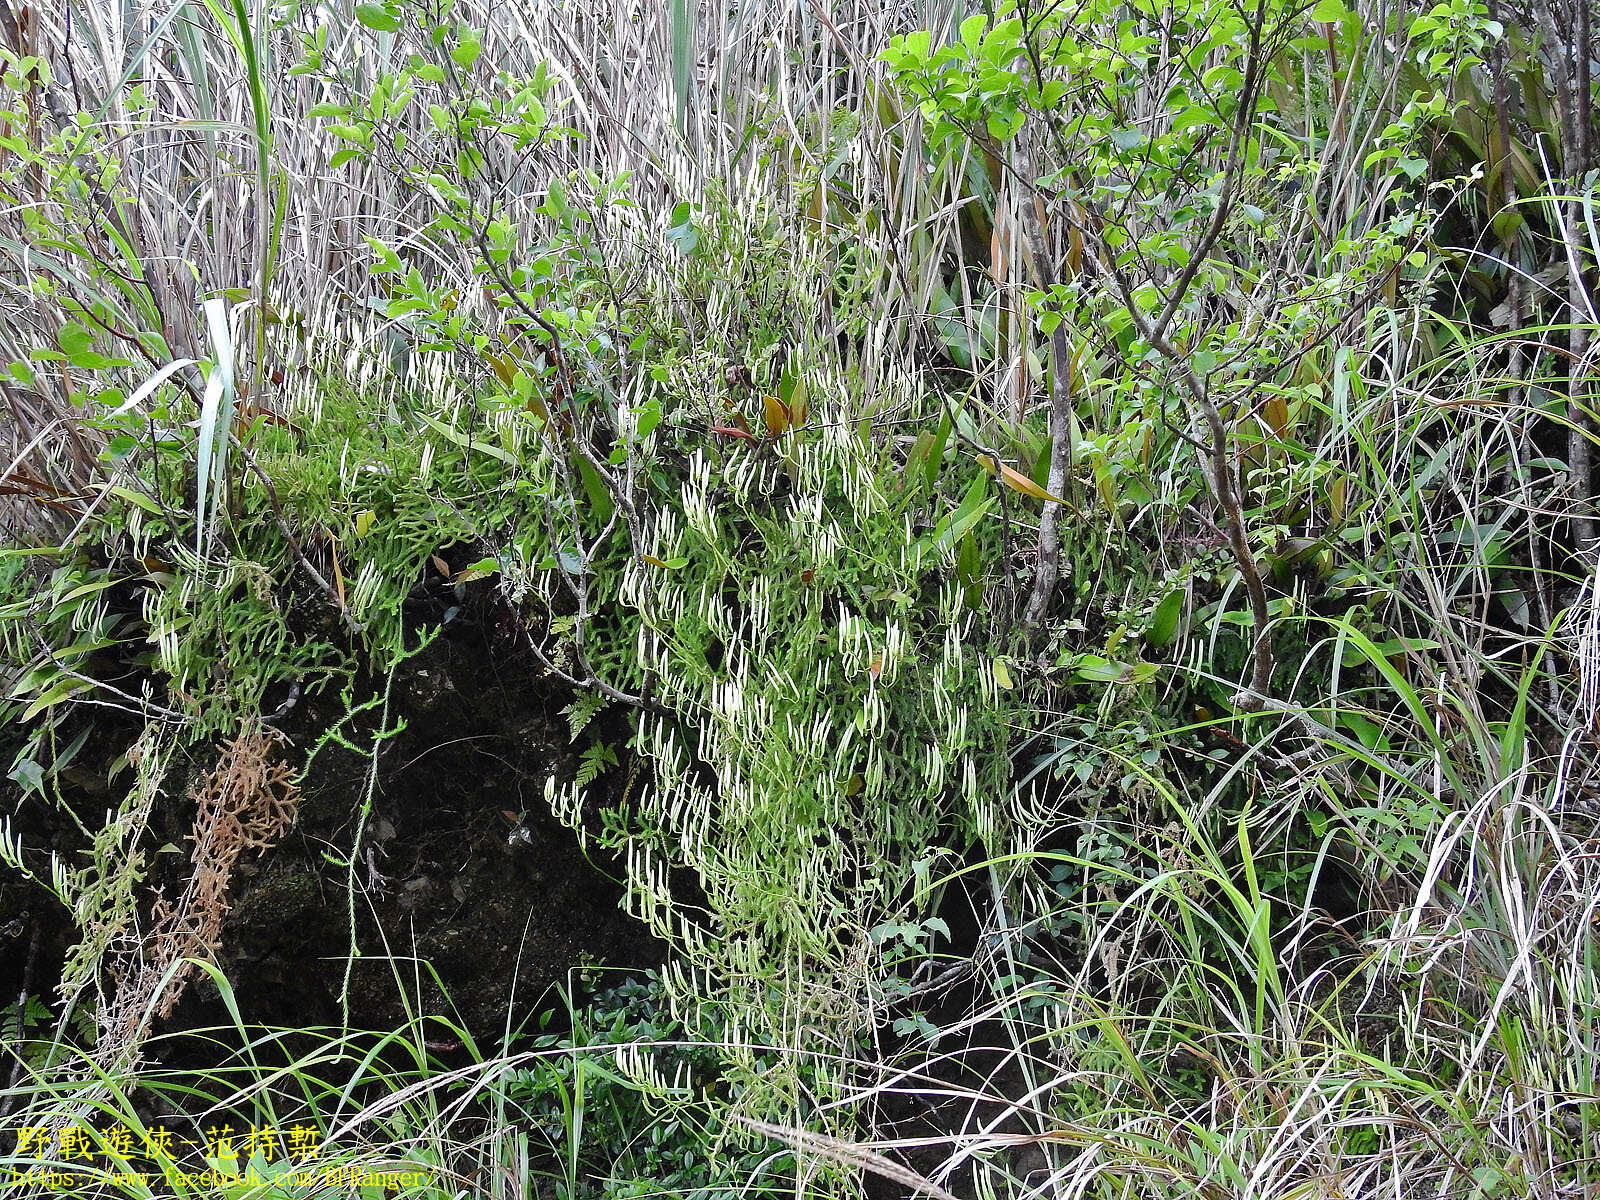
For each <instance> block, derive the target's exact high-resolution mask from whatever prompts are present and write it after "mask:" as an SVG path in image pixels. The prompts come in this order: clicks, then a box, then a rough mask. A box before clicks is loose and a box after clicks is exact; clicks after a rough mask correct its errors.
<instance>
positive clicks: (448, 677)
mask: <svg viewBox="0 0 1600 1200" xmlns="http://www.w3.org/2000/svg"><path fill="white" fill-rule="evenodd" d="M537 680H538V676H537V668H536V667H535V666H534V665H533V664H532V663H531V662H523V661H519V656H517V655H515V654H514V653H513V652H511V650H510V649H509V648H508V646H507V643H506V640H505V639H502V638H498V637H496V636H494V635H493V633H492V632H491V630H490V628H486V627H485V626H484V625H482V624H479V623H477V622H475V621H471V620H467V619H462V618H458V619H457V620H455V621H452V622H451V623H450V624H448V625H447V626H446V627H445V628H444V629H443V630H441V631H440V632H439V633H438V636H437V637H435V639H434V640H433V642H432V643H431V644H430V645H429V646H428V647H427V648H426V649H425V650H423V651H422V653H420V654H419V655H417V656H416V657H414V658H412V659H410V660H408V661H407V662H406V663H405V664H404V666H403V667H402V669H401V672H400V674H398V675H397V677H396V679H395V681H394V686H393V688H392V690H391V692H390V697H389V711H388V719H387V727H388V728H390V729H398V730H399V732H397V733H395V734H393V735H392V736H390V737H387V738H384V739H382V740H381V741H379V742H378V743H377V744H378V752H377V760H376V770H375V771H374V763H373V760H372V759H371V758H370V757H368V756H367V755H364V754H360V753H356V752H353V751H351V750H349V749H347V748H344V747H341V746H336V745H333V744H329V745H326V746H325V747H324V748H323V749H322V750H321V751H319V752H318V753H317V754H316V756H315V758H314V759H313V762H312V768H311V771H310V773H309V775H308V777H307V779H306V781H305V785H304V790H305V799H304V801H303V803H302V807H301V813H300V820H299V821H298V823H297V825H296V827H295V829H294V830H293V831H292V832H291V833H290V834H289V836H288V837H287V838H285V839H284V841H283V842H282V843H281V844H280V845H279V846H278V847H277V848H276V849H274V850H273V851H272V852H271V853H270V854H268V855H266V856H264V857H263V858H262V859H261V860H260V861H259V862H257V863H247V864H245V865H243V866H242V868H241V870H240V872H239V876H238V878H237V879H236V880H235V884H234V889H233V893H234V903H233V910H232V913H231V914H230V916H229V919H228V923H227V926H226V928H225V934H224V943H223V950H222V966H223V967H224V969H225V970H226V971H227V973H228V976H229V978H230V979H231V980H232V981H233V983H234V985H235V987H236V988H237V989H238V990H239V992H240V993H241V996H242V1003H243V1006H244V1008H245V1015H246V1018H247V1019H255V1020H260V1021H263V1022H266V1023H271V1024H282V1025H302V1024H307V1023H316V1022H334V1021H337V1020H338V1019H339V1017H340V995H341V992H342V991H343V990H344V989H345V987H346V978H347V976H348V1003H349V1010H350V1019H351V1021H352V1023H353V1024H355V1025H358V1026H369V1027H372V1026H375V1027H387V1026H390V1025H393V1024H394V1023H396V1022H398V1021H399V1020H401V1019H403V1017H404V1009H403V1006H402V1003H401V993H400V986H401V984H400V982H398V981H397V977H398V980H403V981H404V983H405V987H406V989H407V991H408V993H409V994H410V996H411V997H412V1001H413V1004H416V1002H417V998H418V997H419V996H420V1000H421V1003H420V1005H419V1006H418V1007H417V1011H420V1012H423V1013H429V1014H437V1015H443V1016H448V1017H451V1018H452V1019H458V1020H460V1021H461V1022H463V1023H464V1024H465V1025H466V1026H467V1027H468V1028H469V1029H470V1030H472V1031H473V1033H474V1034H475V1035H477V1036H480V1037H481V1036H488V1037H491V1038H492V1037H493V1035H494V1034H495V1033H497V1032H499V1031H500V1030H502V1029H503V1028H504V1027H505V1024H506V1020H507V1016H508V1014H511V1015H512V1016H513V1017H516V1016H520V1015H523V1014H525V1013H526V1012H528V1011H529V1010H531V1009H532V1008H533V1007H535V1006H536V1005H537V1004H538V1003H539V1002H540V1001H541V1000H546V999H548V992H549V989H550V987H551V986H552V985H554V984H565V983H566V982H567V981H568V976H569V972H570V971H571V970H572V969H573V968H574V967H577V966H580V965H583V964H587V963H595V962H603V963H606V964H610V965H613V966H619V967H630V968H632V967H645V966H649V965H651V964H653V963H656V962H659V961H660V959H661V956H662V947H661V945H660V943H658V942H657V941H656V940H655V939H654V938H652V937H651V936H650V935H649V934H648V933H647V931H646V930H645V928H644V926H643V925H641V924H640V923H639V922H637V921H635V920H634V919H632V918H631V917H629V916H628V915H627V914H626V913H624V912H623V911H622V908H621V900H622V888H621V885H620V882H619V877H620V869H617V868H613V866H612V864H610V863H609V862H604V861H597V862H591V861H590V860H589V859H588V858H586V857H585V855H584V853H583V851H582V850H581V849H580V847H579V845H578V841H577V838H576V836H575V835H574V834H573V833H572V831H571V830H568V829H566V828H564V827H562V826H561V825H559V824H558V823H556V822H555V821H554V820H553V819H552V818H551V817H550V816H549V814H548V811H547V809H546V807H545V799H544V788H545V781H546V780H547V779H549V778H550V777H552V776H554V777H556V778H558V779H563V780H564V779H566V778H569V777H570V774H571V771H572V767H573V761H574V756H573V753H572V750H571V748H570V746H569V740H570V739H569V737H568V733H567V724H566V721H565V719H564V718H563V716H562V715H561V712H560V710H561V708H562V707H564V706H565V704H566V703H567V700H568V697H566V696H564V695H562V694H560V693H556V692H552V691H551V690H549V689H545V688H542V687H540V686H539V685H538V682H537ZM343 711H344V704H343V701H342V700H340V699H339V698H337V697H315V698H309V699H303V700H301V701H300V703H299V704H297V705H296V708H295V710H294V711H292V712H291V713H290V715H289V716H288V717H287V718H286V719H285V721H284V725H285V727H286V729H287V731H288V732H289V735H290V738H291V740H292V741H294V742H296V743H299V742H301V741H302V739H303V738H305V737H307V736H308V735H309V736H312V737H315V736H317V734H318V732H319V731H321V730H324V729H326V728H328V727H329V726H330V725H331V724H332V723H333V722H334V721H335V720H337V719H338V717H339V715H340V713H342V712H343ZM380 711H381V710H379V709H373V710H371V714H372V720H371V721H369V722H368V723H367V724H366V725H365V726H364V727H363V728H362V729H361V730H360V731H359V732H358V733H355V734H353V735H351V736H349V737H348V741H349V742H350V743H352V744H353V745H355V746H357V747H362V748H365V747H370V746H371V745H372V744H373V736H372V735H373V732H374V730H375V728H376V722H377V717H378V713H379V712H380ZM307 748H308V747H306V746H304V745H297V749H298V750H299V751H300V753H302V754H303V753H304V752H305V751H306V749H307ZM369 789H370V791H371V797H372V798H371V804H370V806H366V805H365V799H366V796H367V794H368V791H369ZM364 807H366V812H365V815H364V816H363V809H364ZM358 834H359V845H358V844H357V837H358ZM352 846H355V864H354V867H353V869H352V868H351V867H349V866H346V865H344V864H345V862H346V861H348V859H349V856H350V852H351V848H352ZM352 876H353V877H354V881H355V884H356V887H355V889H354V892H353V893H352V891H351V890H350V889H349V888H348V887H347V884H348V882H349V880H350V879H351V877H352ZM352 895H353V903H352ZM352 928H353V929H354V935H355V944H356V946H357V948H358V951H359V956H358V957H357V958H356V959H355V961H354V962H353V963H352V962H350V961H349V949H350V945H351V937H352ZM430 968H431V969H430ZM435 974H436V975H437V979H435V978H434V976H435ZM440 984H442V985H443V986H442V988H441V986H440Z"/></svg>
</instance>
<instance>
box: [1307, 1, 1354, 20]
mask: <svg viewBox="0 0 1600 1200" xmlns="http://www.w3.org/2000/svg"><path fill="white" fill-rule="evenodd" d="M1349 17H1350V10H1349V9H1348V8H1346V7H1345V6H1344V4H1343V3H1342V0H1317V6H1316V7H1315V8H1313V9H1312V10H1311V19H1312V20H1313V21H1316V22H1318V23H1319V24H1322V25H1339V24H1343V23H1344V22H1345V21H1346V20H1348V19H1349Z"/></svg>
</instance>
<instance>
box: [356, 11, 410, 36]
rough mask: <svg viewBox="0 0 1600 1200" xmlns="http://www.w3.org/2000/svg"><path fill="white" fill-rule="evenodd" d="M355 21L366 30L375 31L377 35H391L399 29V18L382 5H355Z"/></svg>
mask: <svg viewBox="0 0 1600 1200" xmlns="http://www.w3.org/2000/svg"><path fill="white" fill-rule="evenodd" d="M356 20H358V21H360V22H361V23H362V24H363V25H365V26H366V27H367V28H368V29H376V30H377V31H378V32H379V33H393V32H395V30H397V29H399V28H400V18H399V17H397V16H395V15H394V14H393V13H392V12H390V11H389V9H388V7H387V6H386V5H383V4H358V5H356Z"/></svg>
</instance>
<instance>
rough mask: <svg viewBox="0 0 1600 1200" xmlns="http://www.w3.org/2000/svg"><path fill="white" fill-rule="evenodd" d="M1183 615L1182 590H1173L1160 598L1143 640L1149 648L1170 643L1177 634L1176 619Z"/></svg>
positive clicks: (1151, 615)
mask: <svg viewBox="0 0 1600 1200" xmlns="http://www.w3.org/2000/svg"><path fill="white" fill-rule="evenodd" d="M1182 615H1183V589H1182V588H1174V589H1173V590H1172V591H1170V592H1168V593H1167V594H1166V595H1165V596H1164V597H1162V600H1161V603H1160V604H1158V605H1156V610H1155V612H1153V613H1151V614H1150V624H1149V627H1148V628H1146V630H1145V635H1144V640H1145V641H1146V642H1147V643H1148V644H1150V645H1151V646H1155V647H1161V646H1165V645H1167V644H1168V643H1169V642H1171V641H1172V639H1173V638H1174V637H1176V636H1177V633H1178V618H1179V617H1181V616H1182Z"/></svg>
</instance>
